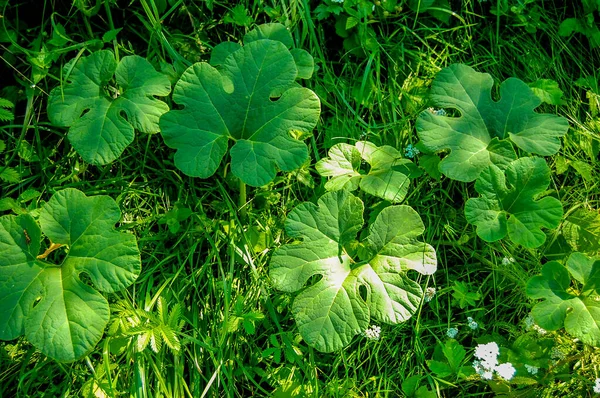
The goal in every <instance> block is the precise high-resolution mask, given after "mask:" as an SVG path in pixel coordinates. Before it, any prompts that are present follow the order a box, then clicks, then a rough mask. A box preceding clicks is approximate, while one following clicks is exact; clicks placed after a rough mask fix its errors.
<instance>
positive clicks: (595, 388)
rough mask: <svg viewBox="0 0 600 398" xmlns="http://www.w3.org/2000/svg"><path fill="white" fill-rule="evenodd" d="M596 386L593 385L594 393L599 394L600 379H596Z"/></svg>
mask: <svg viewBox="0 0 600 398" xmlns="http://www.w3.org/2000/svg"><path fill="white" fill-rule="evenodd" d="M595 383H596V384H594V392H595V393H596V394H600V377H599V378H597V379H596V381H595Z"/></svg>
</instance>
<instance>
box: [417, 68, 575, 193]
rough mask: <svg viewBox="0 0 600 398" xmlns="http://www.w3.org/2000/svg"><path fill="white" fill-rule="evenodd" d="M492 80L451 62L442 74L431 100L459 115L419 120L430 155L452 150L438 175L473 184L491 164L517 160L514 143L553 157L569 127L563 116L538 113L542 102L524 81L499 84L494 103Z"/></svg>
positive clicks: (424, 116) (430, 114)
mask: <svg viewBox="0 0 600 398" xmlns="http://www.w3.org/2000/svg"><path fill="white" fill-rule="evenodd" d="M493 85H494V80H493V79H492V77H491V76H490V75H489V74H487V73H478V72H475V71H474V70H473V69H472V68H471V67H469V66H466V65H462V64H454V65H450V66H449V67H447V68H445V69H443V70H442V71H440V72H439V73H438V74H437V76H436V78H435V80H434V82H433V84H432V86H431V100H432V102H433V103H434V104H435V105H436V106H438V107H442V108H447V109H456V110H458V111H460V113H461V115H460V116H459V117H452V116H445V115H441V114H438V112H431V111H424V112H422V113H421V114H420V115H419V119H418V120H417V132H418V134H419V137H420V138H421V141H422V144H423V145H424V146H425V147H426V148H427V149H428V150H430V151H450V154H449V155H448V156H446V157H445V158H444V159H443V160H442V161H441V162H440V165H439V168H440V171H441V172H442V173H443V174H444V175H446V176H448V177H450V178H452V179H455V180H459V181H464V182H468V181H473V180H475V179H476V178H477V177H478V176H479V174H480V173H481V172H482V171H483V170H484V169H485V168H486V167H487V166H489V165H490V164H494V165H496V166H498V167H500V168H501V169H505V168H506V167H507V166H508V164H509V163H510V162H511V161H512V160H514V159H516V158H517V156H516V154H515V151H514V149H513V147H512V144H511V143H510V142H509V141H508V139H509V138H510V141H512V142H513V143H514V144H516V145H517V146H518V147H519V148H521V149H522V150H524V151H526V152H530V153H533V154H537V155H543V156H548V155H553V154H555V153H556V152H557V151H558V149H559V148H560V137H562V136H563V135H565V134H566V133H567V130H568V128H569V123H568V122H567V120H566V119H565V118H563V117H559V116H555V115H549V114H540V113H536V112H534V109H535V108H537V107H538V106H539V105H540V104H541V100H540V99H539V98H538V96H536V95H535V93H534V92H533V91H532V90H531V89H530V88H529V86H527V84H525V83H524V82H523V81H521V80H519V79H516V78H509V79H507V80H505V81H504V82H503V83H502V84H501V85H500V99H499V100H498V101H494V100H493V99H492V94H491V91H492V88H493Z"/></svg>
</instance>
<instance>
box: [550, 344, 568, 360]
mask: <svg viewBox="0 0 600 398" xmlns="http://www.w3.org/2000/svg"><path fill="white" fill-rule="evenodd" d="M567 354H568V350H567V349H566V348H563V347H560V346H554V347H552V349H551V350H550V358H552V359H553V360H554V361H552V362H554V364H556V363H557V362H560V361H562V360H563V359H566V358H567Z"/></svg>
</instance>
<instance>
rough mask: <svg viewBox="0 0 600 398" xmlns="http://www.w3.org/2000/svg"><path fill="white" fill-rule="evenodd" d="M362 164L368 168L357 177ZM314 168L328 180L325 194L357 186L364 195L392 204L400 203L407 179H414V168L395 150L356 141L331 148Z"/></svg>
mask: <svg viewBox="0 0 600 398" xmlns="http://www.w3.org/2000/svg"><path fill="white" fill-rule="evenodd" d="M362 160H364V161H365V162H366V163H368V164H369V165H370V166H371V168H370V170H369V172H368V173H367V174H361V173H360V165H361V161H362ZM410 166H412V167H410ZM315 168H316V169H317V171H318V172H319V174H321V175H322V176H324V177H331V179H330V180H329V181H327V183H326V184H325V189H327V190H328V191H337V190H340V189H347V190H350V191H353V190H355V189H356V188H358V187H359V186H360V188H361V189H362V190H363V191H365V192H367V193H368V194H371V195H374V196H377V197H379V198H381V199H385V200H388V201H390V202H392V203H398V202H401V201H402V200H404V198H405V197H406V194H407V193H408V188H409V185H410V178H414V177H415V176H416V174H415V170H414V168H415V167H414V164H413V163H412V162H411V161H410V160H408V159H402V156H401V155H400V152H398V151H397V150H396V149H394V148H392V147H391V146H387V145H384V146H381V147H377V146H376V145H375V144H372V143H370V142H368V141H359V142H357V143H356V144H355V145H354V146H352V145H349V144H336V145H334V146H333V147H332V148H331V149H330V150H329V157H326V158H323V159H321V160H320V161H318V162H317V164H316V165H315Z"/></svg>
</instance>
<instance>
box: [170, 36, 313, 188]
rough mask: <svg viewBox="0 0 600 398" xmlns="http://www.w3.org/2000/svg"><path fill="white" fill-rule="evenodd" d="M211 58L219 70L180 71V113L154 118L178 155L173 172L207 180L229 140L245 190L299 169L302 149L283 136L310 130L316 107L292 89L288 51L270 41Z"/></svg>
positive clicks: (309, 96) (200, 66)
mask: <svg viewBox="0 0 600 398" xmlns="http://www.w3.org/2000/svg"><path fill="white" fill-rule="evenodd" d="M251 33H252V32H251ZM288 34H289V32H288ZM248 35H250V33H249V34H248ZM248 35H247V36H246V38H247V37H248ZM232 49H233V47H230V48H228V49H226V50H227V51H230V50H232ZM218 58H219V61H218V62H222V64H221V65H220V67H219V69H215V68H214V67H213V66H211V65H209V64H207V63H203V62H202V63H196V64H194V65H192V66H191V67H190V68H188V69H187V70H186V71H185V72H184V73H183V75H182V76H181V79H180V80H179V82H177V84H176V86H175V90H174V92H173V100H174V101H175V102H176V103H178V104H180V105H182V106H183V109H181V110H172V111H170V112H168V113H166V114H165V115H164V116H163V117H162V118H161V120H160V126H161V130H162V134H163V137H164V139H165V143H166V144H167V145H168V146H169V147H171V148H174V149H177V152H176V153H175V165H176V166H177V168H179V169H180V170H182V171H183V172H184V173H185V174H187V175H189V176H193V177H201V178H207V177H210V176H211V175H213V174H214V173H215V171H216V170H217V168H218V167H219V164H220V163H221V160H222V159H223V157H224V156H225V154H226V153H227V150H228V146H229V141H230V140H231V141H232V142H234V144H233V146H232V147H231V150H230V155H231V171H232V172H233V174H234V175H236V176H237V177H239V178H240V179H241V180H242V181H243V182H245V183H246V184H249V185H252V186H263V185H265V184H267V183H269V182H270V181H272V180H273V179H274V178H275V174H276V172H277V169H280V170H283V171H291V170H294V169H296V168H298V167H300V166H301V165H302V164H303V163H304V161H305V160H306V158H307V157H308V150H307V148H306V145H305V144H304V143H303V142H301V141H299V140H296V139H294V138H293V137H292V136H291V135H290V133H291V132H292V131H295V130H296V131H299V132H305V133H306V132H310V131H312V129H313V127H314V126H315V124H316V122H317V120H318V117H319V113H320V103H319V99H318V97H317V96H316V94H315V93H313V92H312V91H311V90H309V89H307V88H302V87H299V86H298V85H297V83H295V80H296V78H298V68H297V66H296V63H295V60H294V57H293V56H292V54H291V53H290V51H289V50H288V48H287V47H286V46H285V45H284V44H283V43H282V42H281V41H277V40H270V39H260V40H254V41H250V42H247V40H245V45H244V46H243V47H240V48H239V49H237V50H235V51H233V52H230V53H229V55H227V57H226V58H225V59H224V60H222V56H219V57H218Z"/></svg>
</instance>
